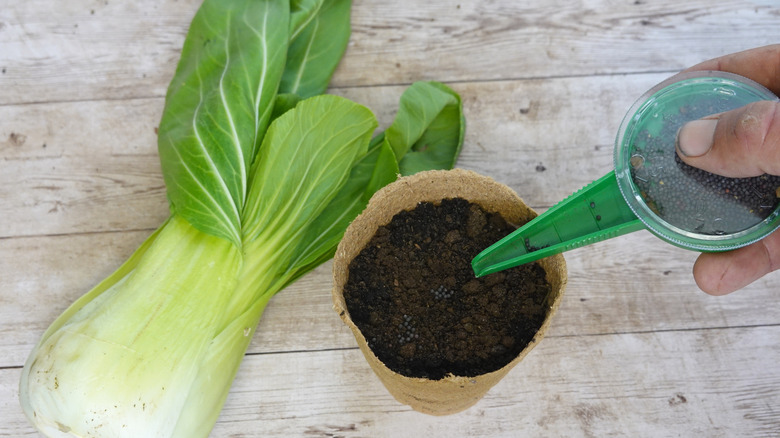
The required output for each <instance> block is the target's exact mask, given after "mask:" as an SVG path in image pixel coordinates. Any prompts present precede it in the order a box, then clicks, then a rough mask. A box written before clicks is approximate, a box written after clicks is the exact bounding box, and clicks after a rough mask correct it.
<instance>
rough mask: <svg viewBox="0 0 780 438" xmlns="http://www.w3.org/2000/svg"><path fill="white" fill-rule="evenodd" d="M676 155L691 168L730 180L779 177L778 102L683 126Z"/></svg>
mask: <svg viewBox="0 0 780 438" xmlns="http://www.w3.org/2000/svg"><path fill="white" fill-rule="evenodd" d="M677 153H678V155H679V156H680V158H681V159H682V160H683V161H684V162H685V163H687V164H690V165H691V166H694V167H698V168H700V169H703V170H706V171H708V172H711V173H715V174H718V175H722V176H726V177H730V178H745V177H751V176H759V175H762V174H765V173H768V174H770V175H780V101H760V102H753V103H751V104H748V105H746V106H743V107H742V108H737V109H735V110H732V111H728V112H725V113H721V114H716V115H713V116H709V117H705V118H703V119H700V120H694V121H691V122H688V123H686V124H685V125H683V127H682V128H680V131H679V132H678V134H677Z"/></svg>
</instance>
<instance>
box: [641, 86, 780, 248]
mask: <svg viewBox="0 0 780 438" xmlns="http://www.w3.org/2000/svg"><path fill="white" fill-rule="evenodd" d="M727 105H728V104H727V102H725V101H722V100H720V99H717V98H713V99H710V100H707V101H704V102H699V103H697V104H690V105H683V106H681V107H680V108H679V111H678V112H677V113H672V114H667V115H665V116H664V123H663V125H662V128H661V129H660V132H658V133H657V134H656V133H650V132H648V131H642V132H640V133H639V135H637V137H636V138H635V141H634V144H633V145H632V147H633V148H634V150H633V151H632V152H631V153H632V155H631V158H630V165H631V177H632V179H633V182H634V184H635V185H636V187H637V189H638V190H637V191H638V192H639V193H640V194H641V196H642V198H643V200H644V202H645V203H646V204H647V205H648V206H652V210H653V212H655V213H656V214H657V215H658V216H659V217H660V218H661V219H663V220H664V221H666V222H667V223H669V224H671V225H673V226H676V227H678V228H680V229H682V230H685V231H688V232H691V233H697V234H702V235H723V234H732V233H737V232H740V231H743V230H746V229H748V228H750V227H752V226H754V225H756V224H758V223H760V222H761V221H762V220H764V219H766V218H767V217H769V215H770V214H772V212H773V211H774V210H775V209H776V208H777V206H778V198H780V177H779V176H773V175H766V174H765V175H761V176H757V177H752V178H726V177H723V176H720V175H715V174H712V173H709V172H705V171H703V170H701V169H698V168H695V167H692V166H689V165H688V164H685V163H684V162H682V160H681V159H680V158H679V157H678V156H677V153H676V151H675V147H674V139H675V137H676V134H677V131H678V130H679V129H680V127H681V126H682V125H683V124H684V123H685V122H686V121H688V120H693V119H698V118H701V117H704V116H707V115H710V114H715V113H719V112H723V111H727V110H729V109H731V107H729V106H727Z"/></svg>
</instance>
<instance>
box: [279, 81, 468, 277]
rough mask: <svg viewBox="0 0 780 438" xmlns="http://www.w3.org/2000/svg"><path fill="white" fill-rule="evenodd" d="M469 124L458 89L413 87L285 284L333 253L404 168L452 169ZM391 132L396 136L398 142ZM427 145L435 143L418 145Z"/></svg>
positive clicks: (315, 228) (301, 250)
mask: <svg viewBox="0 0 780 438" xmlns="http://www.w3.org/2000/svg"><path fill="white" fill-rule="evenodd" d="M464 126H465V123H464V120H463V118H462V115H461V106H460V97H459V96H458V95H457V94H456V93H455V92H453V91H452V90H450V89H449V88H447V87H445V86H443V85H441V84H439V83H436V82H420V83H415V84H413V85H412V86H411V87H409V89H407V90H406V91H405V92H404V94H403V95H402V96H401V103H400V109H399V111H398V113H397V114H396V118H395V120H394V122H393V124H392V125H391V126H390V128H388V130H387V131H385V132H383V133H380V134H379V135H377V136H376V137H374V138H373V139H372V140H371V143H370V145H369V151H368V153H366V155H365V156H363V157H362V158H361V159H360V160H359V161H358V162H357V163H356V164H355V167H353V169H352V172H351V173H350V176H349V180H347V183H346V184H345V185H344V187H342V189H341V191H340V192H339V193H338V195H336V197H335V198H333V200H332V201H331V202H330V204H329V205H328V206H327V207H326V208H325V210H324V211H323V212H322V214H321V215H320V216H319V217H318V218H317V219H316V220H315V221H313V222H312V225H311V226H310V227H309V229H308V230H307V231H306V236H305V237H304V238H303V239H302V241H301V244H300V245H299V247H298V248H297V250H296V255H295V257H294V258H293V259H292V262H291V263H290V264H289V267H288V269H287V273H286V276H288V277H289V278H288V279H287V280H286V283H285V285H286V284H289V283H292V282H293V281H295V280H296V279H297V278H298V277H300V276H301V275H303V274H305V273H306V272H308V271H310V270H311V269H313V268H314V267H316V266H318V265H319V264H321V263H323V262H325V261H326V260H328V259H330V258H331V257H333V254H334V253H335V251H336V247H337V246H338V243H339V241H340V240H341V238H342V237H343V235H344V231H345V230H346V228H347V226H348V225H349V224H350V223H351V222H352V221H353V220H354V219H355V218H356V217H357V216H358V215H359V214H360V213H361V212H362V211H363V209H365V207H366V205H367V204H368V201H369V200H370V199H371V196H372V195H373V194H374V193H375V192H376V191H377V190H379V189H381V188H382V187H384V186H385V185H387V184H389V183H391V182H393V181H394V180H395V179H396V178H397V176H398V174H399V173H403V174H411V173H415V172H419V171H423V170H433V169H450V168H452V166H454V164H455V161H456V159H457V157H458V154H459V152H460V147H461V145H462V143H463V131H464ZM403 134H408V135H403ZM388 136H390V137H392V138H394V140H393V141H392V143H391V141H390V140H388ZM391 144H392V145H393V146H395V147H396V150H394V149H393V147H392V146H391ZM423 144H428V145H433V147H432V148H429V149H427V150H424V151H423V150H417V149H421V146H420V145H423ZM397 154H400V155H397ZM399 161H400V162H401V163H402V164H404V163H405V164H406V166H405V168H401V167H400V166H399ZM404 171H405V172H407V173H404Z"/></svg>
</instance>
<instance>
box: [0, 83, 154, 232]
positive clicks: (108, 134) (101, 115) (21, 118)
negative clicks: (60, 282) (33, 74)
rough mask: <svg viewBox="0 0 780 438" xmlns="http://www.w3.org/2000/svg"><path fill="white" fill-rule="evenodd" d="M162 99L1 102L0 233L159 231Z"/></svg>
mask: <svg viewBox="0 0 780 438" xmlns="http://www.w3.org/2000/svg"><path fill="white" fill-rule="evenodd" d="M161 113H162V99H159V98H157V99H136V100H123V101H100V102H80V103H73V102H66V103H55V104H32V105H13V106H5V107H0V120H3V123H2V124H0V157H2V160H0V216H2V218H3V220H2V222H0V238H3V237H9V236H25V235H27V236H29V235H47V234H63V233H79V232H86V231H89V232H100V231H112V230H133V229H135V230H137V229H153V228H156V227H157V226H158V225H159V224H160V223H161V222H162V221H163V220H164V219H165V218H166V217H167V215H168V205H167V201H166V199H165V184H164V182H163V179H162V174H161V171H160V163H159V157H158V156H157V135H156V133H155V129H156V128H155V127H156V126H157V123H158V121H159V118H160V115H161Z"/></svg>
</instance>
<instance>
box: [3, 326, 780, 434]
mask: <svg viewBox="0 0 780 438" xmlns="http://www.w3.org/2000/svg"><path fill="white" fill-rule="evenodd" d="M304 330H305V329H304ZM778 337H780V328H779V327H777V326H775V327H756V328H732V329H714V330H689V331H675V332H653V333H639V334H613V335H603V336H572V337H555V338H545V339H544V340H543V341H542V342H541V343H540V345H539V346H538V347H537V348H536V349H535V350H534V351H533V352H532V353H531V354H530V355H529V356H528V357H527V358H526V359H525V360H524V361H523V362H521V363H520V365H518V366H517V367H516V368H515V369H513V370H512V371H511V372H510V374H509V375H508V376H507V377H506V378H505V379H504V380H503V381H502V382H501V383H500V384H499V385H498V386H496V387H494V388H493V389H491V391H490V392H489V393H488V395H487V396H486V397H485V398H484V399H483V400H481V401H480V402H479V403H478V404H477V405H476V406H474V407H473V408H471V409H469V410H467V411H464V412H462V413H459V414H456V415H452V416H447V417H431V416H426V415H423V414H420V413H417V412H414V411H412V410H411V409H409V408H408V407H405V406H403V405H400V404H398V403H397V402H396V401H395V400H393V399H392V397H391V396H390V395H389V394H388V392H387V391H386V390H385V388H384V387H383V386H382V385H381V383H380V382H379V380H378V379H377V378H376V377H375V376H374V375H373V374H372V373H371V370H370V368H369V367H368V365H367V364H366V363H365V361H364V360H363V358H362V355H361V354H360V352H359V351H358V350H356V349H353V348H350V349H346V350H330V351H312V352H291V353H274V354H259V355H249V356H247V358H246V360H245V361H244V363H243V364H242V367H241V370H240V371H239V375H238V377H237V378H236V381H235V382H234V384H233V388H232V391H231V394H230V396H229V397H228V401H227V403H226V405H225V407H224V409H223V411H222V415H221V416H220V419H219V421H218V423H217V425H216V427H215V429H214V431H213V434H212V435H213V436H216V437H256V436H277V437H282V436H285V437H287V436H301V437H303V436H315V437H333V436H341V437H365V436H371V437H395V436H440V437H448V436H470V437H514V436H567V437H575V438H576V437H604V436H632V437H658V436H678V435H680V434H682V435H685V436H707V437H713V438H731V437H735V436H739V437H746V438H747V437H762V438H763V437H777V436H778V435H777V416H778V415H780V411H778V405H779V403H780V395H779V394H780V369H778V368H777V367H776V366H775V364H776V363H777V362H778V360H780V348H779V347H778V344H777V342H776V339H778ZM19 374H20V370H19V369H18V368H10V369H0V417H1V418H3V419H4V425H3V429H0V436H13V437H21V436H33V434H32V433H31V432H30V430H29V427H28V426H27V423H26V420H25V419H24V416H23V414H22V413H21V411H20V410H18V409H17V408H16V406H15V405H13V404H12V403H9V402H7V400H15V399H16V396H17V393H16V391H17V389H16V383H17V381H18V378H19Z"/></svg>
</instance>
